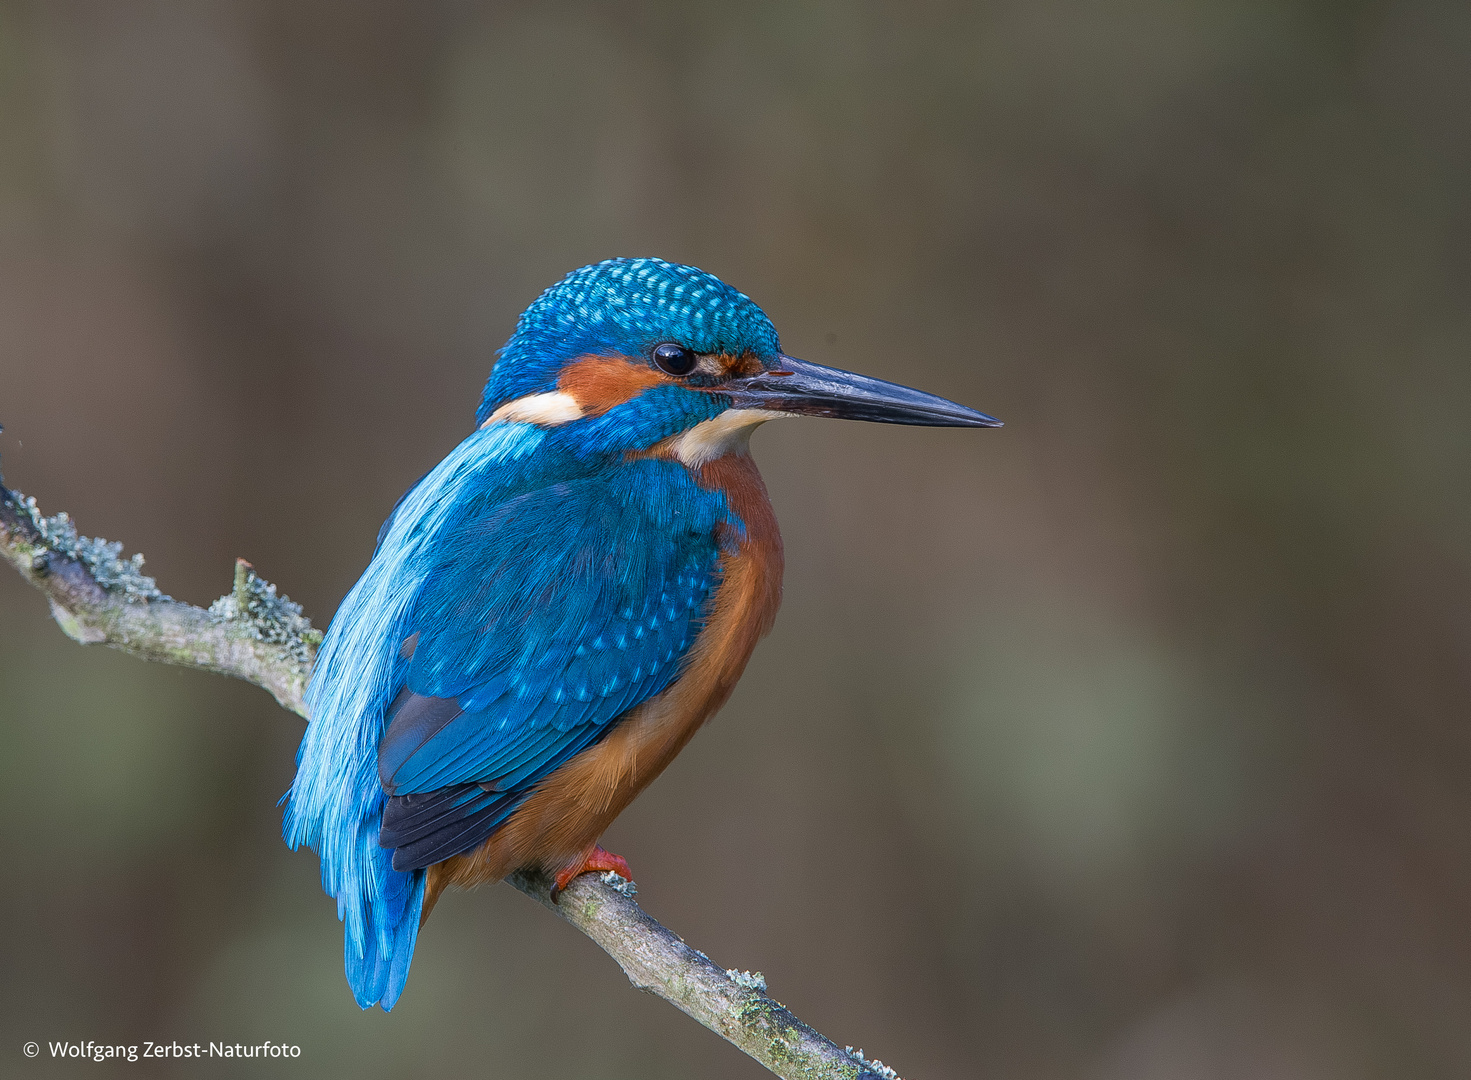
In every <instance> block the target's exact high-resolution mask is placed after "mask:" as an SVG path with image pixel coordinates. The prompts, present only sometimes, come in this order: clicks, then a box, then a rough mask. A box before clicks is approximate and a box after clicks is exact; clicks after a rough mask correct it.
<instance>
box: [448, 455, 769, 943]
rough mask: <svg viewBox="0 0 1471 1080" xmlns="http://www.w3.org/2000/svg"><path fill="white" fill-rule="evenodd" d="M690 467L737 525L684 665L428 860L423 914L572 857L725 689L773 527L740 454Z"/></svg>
mask: <svg viewBox="0 0 1471 1080" xmlns="http://www.w3.org/2000/svg"><path fill="white" fill-rule="evenodd" d="M694 473H695V478H696V480H697V481H698V482H699V483H700V485H701V486H702V487H705V488H709V489H712V490H720V491H723V492H724V493H725V496H726V500H727V502H728V503H729V505H730V507H731V509H732V510H734V511H735V512H736V514H737V515H739V516H740V518H741V520H742V521H744V522H745V526H746V531H745V536H744V537H742V538H741V541H740V543H739V546H738V547H737V549H736V550H735V552H734V553H732V554H728V555H724V556H722V557H721V560H720V567H719V573H720V585H719V588H718V589H717V590H716V592H715V596H714V599H713V601H712V603H711V605H710V608H709V611H708V614H707V616H706V620H705V628H704V630H702V631H701V633H700V636H699V637H698V638H697V639H696V640H695V643H694V645H693V646H692V647H691V649H690V654H689V662H688V664H687V666H686V668H685V670H684V673H683V674H682V675H681V676H680V677H679V679H678V680H677V681H675V682H674V683H673V684H672V685H670V686H669V688H668V689H666V690H665V691H664V692H663V693H662V694H659V695H658V696H656V697H652V698H650V699H649V700H647V701H645V702H643V703H642V704H640V705H637V706H635V707H634V708H632V709H630V710H629V711H628V713H627V715H626V716H625V717H624V718H623V719H622V720H620V721H619V722H618V723H617V725H616V726H615V727H614V728H613V730H612V731H611V732H610V733H609V734H608V735H607V737H605V738H604V739H603V740H602V741H601V742H599V743H598V744H597V745H596V746H592V747H590V748H588V749H587V750H584V751H583V752H582V753H580V754H578V755H577V756H576V757H574V758H572V759H571V760H570V761H568V762H567V763H566V764H565V765H563V766H562V767H561V768H559V769H557V770H556V771H555V772H554V773H552V774H551V775H550V776H548V777H547V778H546V779H544V780H543V781H541V783H540V784H538V785H537V787H536V790H535V792H534V793H533V794H532V795H531V797H530V798H528V799H527V800H526V802H525V803H523V804H522V805H521V807H520V809H518V810H517V811H516V812H515V813H514V814H513V815H512V816H511V817H510V818H509V819H508V820H507V821H506V823H505V824H504V825H502V826H501V827H500V828H499V829H497V830H496V832H495V834H494V835H493V836H491V837H490V839H488V840H486V842H485V843H484V844H482V845H481V846H480V847H478V848H477V849H475V850H474V851H472V852H467V853H466V854H464V855H456V856H455V857H454V858H452V859H446V860H445V861H444V862H442V863H436V864H435V865H434V866H431V867H430V868H429V872H428V882H427V885H426V888H425V894H424V915H423V917H424V918H428V917H429V912H430V909H432V908H433V906H434V903H435V901H436V900H437V899H438V898H439V894H440V893H441V892H442V891H443V890H444V888H445V887H446V886H447V885H457V886H459V887H460V888H470V887H472V886H474V885H479V884H481V883H483V882H487V881H499V880H500V879H501V878H503V877H505V876H506V875H507V874H509V873H510V872H511V871H512V870H517V869H521V868H535V869H539V870H543V871H546V872H547V873H552V874H555V873H556V872H557V871H558V870H561V869H563V868H567V867H571V866H573V865H575V864H576V863H577V862H578V860H580V859H581V858H582V856H583V855H584V854H585V853H586V852H587V851H588V849H589V848H591V847H592V845H593V844H595V843H596V842H597V840H598V837H600V836H601V835H602V834H603V830H605V829H606V828H607V827H608V826H609V825H610V824H612V822H613V819H614V818H616V817H617V816H618V815H619V814H620V813H622V812H623V810H624V808H625V807H627V806H628V804H629V803H631V802H633V800H634V799H635V798H636V797H637V796H638V794H639V792H641V791H643V789H644V788H646V787H647V786H648V785H649V784H650V783H651V782H652V781H653V779H654V778H655V777H656V776H658V775H659V774H660V773H661V772H663V771H664V768H665V766H667V765H668V764H669V763H670V762H671V761H673V760H674V756H675V755H676V754H678V753H679V752H680V751H681V750H682V749H684V745H685V743H687V742H689V740H690V738H691V736H693V735H694V733H695V732H696V731H698V730H699V728H700V725H702V724H703V723H704V722H705V721H706V720H708V719H709V718H710V717H711V716H713V715H714V714H715V712H716V711H717V710H718V709H719V708H720V707H721V706H722V705H724V704H725V701H726V699H727V698H728V697H730V693H731V691H732V690H733V689H735V684H736V680H738V679H739V678H740V677H741V672H742V671H744V670H745V667H746V661H747V660H749V659H750V658H751V652H752V650H753V649H755V647H756V642H757V641H759V640H760V639H761V638H762V637H763V636H764V635H765V634H766V632H767V631H768V630H770V629H771V624H772V622H773V620H774V619H775V618H776V610H777V608H778V607H779V606H780V604H781V577H782V550H781V534H780V532H779V531H778V530H777V525H776V515H775V514H774V513H773V512H772V509H771V503H770V501H769V500H768V499H767V496H766V486H765V484H763V483H762V482H761V474H760V473H758V472H757V471H756V464H755V462H754V461H752V460H751V458H750V457H749V456H747V455H745V454H728V455H726V456H725V457H721V458H716V459H715V460H714V461H710V462H707V463H706V464H704V465H703V466H701V467H699V468H698V469H696V470H694Z"/></svg>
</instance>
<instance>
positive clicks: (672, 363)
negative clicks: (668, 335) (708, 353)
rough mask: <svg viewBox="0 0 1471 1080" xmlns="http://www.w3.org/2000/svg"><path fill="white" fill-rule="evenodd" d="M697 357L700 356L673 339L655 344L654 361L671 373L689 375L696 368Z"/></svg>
mask: <svg viewBox="0 0 1471 1080" xmlns="http://www.w3.org/2000/svg"><path fill="white" fill-rule="evenodd" d="M697 359H698V357H696V356H695V354H694V353H693V352H691V351H690V350H689V349H686V348H685V347H684V346H683V345H676V344H674V343H673V342H672V341H669V342H665V343H664V344H663V345H655V346H654V363H656V364H658V365H659V366H660V367H661V368H663V369H664V370H665V371H667V372H669V374H671V375H688V374H689V373H690V372H691V371H694V370H695V361H696V360H697Z"/></svg>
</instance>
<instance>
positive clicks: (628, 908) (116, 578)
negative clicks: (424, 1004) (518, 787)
mask: <svg viewBox="0 0 1471 1080" xmlns="http://www.w3.org/2000/svg"><path fill="white" fill-rule="evenodd" d="M0 556H3V558H4V559H5V561H7V562H9V563H10V564H11V565H12V566H14V567H15V568H16V570H18V571H19V572H20V574H21V576H22V577H24V578H25V579H26V580H27V581H29V582H30V583H31V584H32V585H34V586H35V587H36V588H37V589H39V590H40V591H41V592H42V593H43V594H44V595H45V596H46V599H47V600H48V601H49V602H50V604H51V614H52V616H53V617H54V618H55V619H56V622H57V624H58V625H59V626H60V627H61V629H62V631H63V632H65V633H66V635H67V636H68V637H70V638H72V639H73V640H75V641H78V642H80V643H82V644H84V645H96V644H101V645H107V646H109V647H111V648H114V649H120V650H122V651H123V652H127V653H131V654H132V655H134V656H138V657H142V658H143V659H145V660H154V661H158V662H161V663H166V664H176V665H179V666H181V667H192V668H198V669H200V670H202V671H213V672H215V673H217V674H220V675H229V676H233V677H234V678H237V679H244V680H245V681H246V682H249V683H253V684H255V685H256V686H259V687H261V688H262V689H264V690H266V691H267V692H268V693H270V695H271V696H272V697H274V698H275V699H276V701H277V702H279V703H280V704H281V705H282V707H284V708H286V709H289V710H291V711H292V712H294V713H296V714H297V715H298V716H301V717H303V718H305V716H306V711H305V708H304V706H303V704H302V695H303V693H304V691H305V690H306V684H307V679H308V678H309V677H310V675H311V664H312V660H313V658H314V657H315V655H316V650H317V646H318V645H319V644H320V643H321V640H322V635H321V633H320V631H318V630H315V629H313V628H312V626H311V623H310V622H309V621H308V620H307V619H306V618H305V617H304V616H303V615H302V613H301V608H300V607H299V606H297V605H296V604H293V603H292V602H291V601H290V600H289V599H287V598H286V597H284V596H277V595H276V589H275V586H273V585H270V584H268V583H267V582H265V581H264V580H262V579H261V578H260V577H259V576H257V575H256V573H255V571H254V570H253V569H252V568H251V566H250V564H249V563H247V562H245V560H243V559H241V560H237V562H236V566H235V581H234V585H233V588H232V589H231V591H230V593H228V594H227V595H225V596H222V597H221V598H220V599H219V600H217V601H215V603H214V604H212V605H211V606H210V608H209V609H208V610H206V609H204V608H199V607H195V606H194V605H192V604H186V603H182V602H180V601H178V600H174V599H173V598H171V597H168V596H165V595H164V594H163V593H161V592H160V591H159V589H158V587H157V584H156V583H155V582H154V580H153V579H152V578H150V577H148V576H146V575H145V574H143V558H142V556H141V555H134V556H133V557H132V558H131V559H129V560H124V559H123V558H122V557H121V556H122V545H121V544H119V543H115V542H114V543H109V542H107V541H105V540H92V539H88V538H86V537H83V536H79V535H78V533H77V530H76V528H75V526H74V525H73V524H72V522H71V519H70V518H69V517H68V516H67V515H66V514H57V515H55V516H53V517H43V516H42V515H41V513H40V511H39V510H38V509H37V507H36V502H35V500H34V499H31V498H27V497H26V496H23V495H21V494H20V493H19V492H16V491H11V490H9V489H7V488H6V487H5V486H4V483H3V479H0ZM506 880H507V881H508V882H509V883H510V884H511V885H513V886H515V887H516V888H517V889H519V890H520V891H521V892H523V893H525V894H526V895H527V896H529V897H531V898H532V899H533V900H536V901H537V902H539V903H540V904H541V905H542V906H544V907H546V908H547V909H548V910H550V911H553V912H555V913H556V914H557V915H560V916H561V917H562V918H563V919H565V920H566V921H567V922H569V923H571V924H572V925H573V926H575V927H577V929H579V930H581V931H582V932H583V933H584V934H586V935H587V936H588V937H590V938H592V940H593V941H594V942H595V943H596V944H597V945H598V946H599V947H600V948H602V949H603V951H604V952H606V953H607V954H608V955H609V956H611V957H612V958H613V959H614V960H615V961H617V963H618V966H619V967H621V968H622V969H623V972H624V974H626V975H627V976H628V979H629V982H631V983H632V984H633V985H634V986H635V987H637V988H638V989H640V990H644V991H647V992H649V993H652V994H657V995H658V996H659V997H661V998H663V999H664V1000H665V1001H667V1002H669V1003H670V1004H671V1005H673V1006H675V1007H676V1008H678V1009H679V1010H681V1011H682V1012H684V1013H685V1014H687V1015H688V1016H691V1017H693V1018H694V1019H695V1020H698V1021H699V1022H700V1023H701V1024H703V1025H705V1027H707V1028H709V1029H710V1030H711V1031H713V1032H715V1033H716V1034H717V1035H719V1036H721V1037H722V1038H724V1039H726V1040H727V1041H728V1042H730V1043H732V1044H733V1045H735V1046H736V1047H737V1048H738V1049H740V1050H742V1051H743V1052H745V1053H746V1054H749V1055H750V1056H751V1057H753V1058H755V1059H756V1060H757V1061H759V1062H760V1063H761V1064H762V1065H764V1066H766V1068H768V1069H770V1070H771V1071H772V1072H773V1073H775V1074H776V1075H778V1076H781V1077H785V1078H788V1080H840V1078H841V1080H899V1077H898V1074H897V1073H895V1072H894V1071H893V1070H892V1069H890V1068H888V1067H887V1066H886V1065H884V1064H883V1062H881V1061H869V1060H866V1059H865V1058H864V1057H863V1054H862V1051H861V1050H860V1051H855V1050H853V1049H852V1048H851V1047H847V1048H843V1047H839V1046H838V1045H837V1044H836V1043H833V1042H832V1041H831V1040H829V1039H827V1038H825V1037H824V1036H822V1035H820V1034H818V1033H817V1032H816V1031H814V1030H812V1028H810V1027H808V1026H807V1025H806V1024H804V1023H802V1022H801V1021H800V1020H798V1019H797V1018H796V1017H795V1016H793V1015H792V1014H791V1013H790V1012H789V1011H788V1010H787V1009H786V1008H785V1006H783V1005H782V1004H781V1003H780V1002H778V1001H776V1000H775V999H773V998H772V997H770V996H769V995H768V994H767V993H766V980H765V979H764V978H763V977H762V976H761V975H760V974H759V973H757V974H754V975H753V974H750V973H747V972H742V971H736V970H734V969H731V970H726V969H723V968H721V967H720V966H719V965H717V964H715V963H714V962H713V961H712V960H711V959H710V958H709V957H708V956H706V955H705V954H704V953H702V952H700V951H698V950H697V949H692V948H690V946H688V945H686V944H685V943H684V941H683V940H682V939H681V938H679V937H678V936H677V935H676V934H674V933H673V932H672V931H670V930H669V929H667V928H666V927H664V926H663V925H661V924H660V923H659V922H658V921H657V920H655V919H653V918H651V917H650V916H649V915H648V914H646V913H645V912H644V910H643V909H642V908H640V907H639V905H638V904H637V903H636V902H635V901H634V900H633V895H634V893H635V891H636V890H635V889H634V887H633V883H632V882H625V881H624V880H623V879H622V878H620V877H619V876H618V875H617V874H601V875H598V874H584V875H582V876H581V877H579V878H577V879H576V880H574V881H573V882H572V884H571V885H569V886H568V887H567V888H566V889H564V890H563V891H562V893H561V895H560V896H559V897H558V898H557V899H556V900H553V899H552V897H551V888H550V886H551V883H550V882H549V881H548V880H547V879H546V878H545V877H543V876H541V875H538V874H530V873H516V874H512V875H511V876H510V877H509V878H507V879H506Z"/></svg>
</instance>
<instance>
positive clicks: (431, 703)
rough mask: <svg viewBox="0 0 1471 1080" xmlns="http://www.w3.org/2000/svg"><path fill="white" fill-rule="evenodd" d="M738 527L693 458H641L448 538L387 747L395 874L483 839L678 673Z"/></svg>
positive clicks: (549, 491)
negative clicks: (687, 465) (689, 461)
mask: <svg viewBox="0 0 1471 1080" xmlns="http://www.w3.org/2000/svg"><path fill="white" fill-rule="evenodd" d="M727 520H729V519H728V517H727V514H726V509H725V504H724V499H723V497H722V496H720V495H719V494H717V493H712V492H708V491H704V490H702V489H700V488H699V487H697V486H696V485H695V484H694V482H693V480H692V479H691V478H690V477H689V474H688V472H687V471H686V470H685V469H683V468H681V467H679V466H677V465H674V464H672V463H666V462H658V461H641V462H634V463H630V464H627V465H622V466H620V467H618V468H616V469H614V470H611V471H610V472H606V473H602V474H599V475H596V476H593V477H587V478H581V479H576V480H569V481H566V482H564V483H559V484H554V485H551V486H549V487H546V488H543V489H541V490H537V491H533V492H529V493H527V494H523V495H521V496H518V497H516V498H513V499H510V500H507V501H505V502H501V503H498V504H496V505H490V506H485V507H481V508H472V510H471V512H470V513H469V514H467V516H466V518H465V519H464V520H463V521H462V522H460V523H459V524H458V525H457V527H456V528H455V529H454V530H453V531H452V532H451V534H450V535H448V536H446V537H444V538H442V540H441V542H440V543H439V544H438V545H437V548H436V551H435V564H434V566H433V568H432V569H431V571H430V572H429V574H428V575H427V576H426V578H425V581H424V584H423V586H422V587H421V589H420V590H419V593H418V595H417V597H416V599H415V602H414V606H413V609H412V612H411V615H410V618H409V620H408V623H407V630H408V631H409V633H408V637H407V640H406V641H405V644H404V651H405V654H406V661H407V663H406V668H405V673H404V684H403V686H402V688H401V689H400V690H399V691H398V694H397V696H396V697H395V699H394V701H393V703H392V705H391V706H390V709H389V717H388V728H387V731H386V733H385V735H384V737H383V740H382V742H381V743H380V744H379V750H378V767H379V778H380V780H381V782H382V784H383V787H384V790H385V791H387V792H388V794H389V795H390V796H392V797H391V798H390V799H389V801H388V804H387V805H386V806H385V808H384V815H383V825H382V829H381V832H380V842H381V843H382V844H383V845H384V846H385V847H392V848H394V849H396V850H395V852H394V858H393V866H394V869H396V870H408V869H416V868H419V867H423V866H428V865H430V864H432V863H435V862H439V861H441V860H443V859H446V858H449V857H450V856H452V855H456V854H459V853H461V852H464V851H468V850H470V849H472V848H474V847H476V846H477V845H479V844H480V843H481V842H482V841H483V840H484V839H485V838H486V837H488V836H489V835H490V834H491V833H492V832H494V831H495V829H496V828H497V827H498V826H499V825H500V824H501V823H502V822H503V821H504V820H505V819H506V817H508V816H509V815H510V813H511V812H512V811H513V810H514V809H515V808H516V807H517V806H519V805H520V803H521V802H522V801H524V800H525V798H526V797H528V796H529V795H530V793H531V790H532V789H533V787H534V786H535V784H536V783H537V782H538V781H539V780H541V779H542V778H543V777H545V776H546V775H547V774H548V773H550V772H551V771H552V770H554V769H555V768H557V766H559V765H561V764H562V763H563V762H565V761H566V760H567V759H568V758H570V757H571V756H572V755H574V754H576V753H577V752H578V751H580V750H583V749H585V748H586V747H587V746H589V745H591V744H592V743H593V742H595V741H596V740H597V739H598V738H599V737H601V736H602V735H604V734H606V733H607V731H609V730H610V729H611V727H612V725H613V724H614V723H615V722H616V721H617V720H618V719H619V717H621V716H622V715H623V714H624V713H625V712H627V711H628V710H629V709H630V708H632V707H633V706H634V705H637V704H638V703H639V702H641V701H643V700H644V699H646V698H648V697H651V696H653V695H655V694H657V693H659V692H660V691H662V690H663V689H664V688H665V687H667V686H668V685H669V684H670V683H671V682H672V681H673V680H674V679H675V678H676V677H677V675H678V673H679V671H680V668H681V664H682V661H683V659H684V656H685V654H686V653H687V651H688V650H689V647H690V645H691V644H692V643H693V642H694V639H695V637H696V636H697V634H698V633H699V629H700V626H701V622H702V618H703V614H704V610H705V607H706V603H707V601H708V599H709V597H710V594H711V592H712V591H713V589H714V588H715V584H716V580H717V574H718V570H717V564H718V559H719V556H720V548H719V543H718V540H717V528H716V527H717V525H718V524H719V523H721V522H724V521H727Z"/></svg>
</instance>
